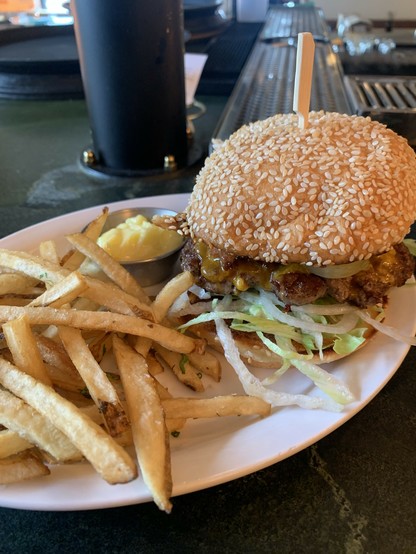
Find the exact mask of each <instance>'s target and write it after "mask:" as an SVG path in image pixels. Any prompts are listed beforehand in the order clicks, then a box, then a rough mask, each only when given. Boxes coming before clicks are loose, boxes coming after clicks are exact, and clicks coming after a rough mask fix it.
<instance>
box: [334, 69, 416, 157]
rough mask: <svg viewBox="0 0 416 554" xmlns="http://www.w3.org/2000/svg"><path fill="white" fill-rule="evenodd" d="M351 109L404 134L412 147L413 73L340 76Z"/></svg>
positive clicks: (415, 118) (415, 132) (415, 119)
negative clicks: (406, 74) (404, 74)
mask: <svg viewBox="0 0 416 554" xmlns="http://www.w3.org/2000/svg"><path fill="white" fill-rule="evenodd" d="M344 82H345V89H346V92H347V95H348V97H349V100H350V103H351V106H352V108H353V112H354V113H356V114H358V115H364V116H370V117H371V118H372V119H375V120H377V121H380V122H381V123H384V124H385V125H387V126H388V127H390V128H391V129H393V130H394V131H396V133H398V134H400V135H402V136H404V137H405V138H407V140H408V141H409V144H410V145H411V146H412V147H413V148H416V77H401V76H392V77H380V76H371V75H370V76H365V75H355V76H354V75H350V76H347V77H344Z"/></svg>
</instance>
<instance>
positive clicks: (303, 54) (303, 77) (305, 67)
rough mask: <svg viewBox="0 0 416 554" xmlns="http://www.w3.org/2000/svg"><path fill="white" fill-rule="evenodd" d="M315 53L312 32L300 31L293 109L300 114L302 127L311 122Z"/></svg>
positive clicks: (299, 121) (304, 127) (300, 125)
mask: <svg viewBox="0 0 416 554" xmlns="http://www.w3.org/2000/svg"><path fill="white" fill-rule="evenodd" d="M314 55H315V41H314V40H313V36H312V34H311V33H299V34H298V49H297V54H296V73H295V87H294V92H293V111H294V112H296V113H297V114H298V125H299V128H300V129H306V128H307V126H308V122H309V105H310V101H311V87H312V72H313V59H314Z"/></svg>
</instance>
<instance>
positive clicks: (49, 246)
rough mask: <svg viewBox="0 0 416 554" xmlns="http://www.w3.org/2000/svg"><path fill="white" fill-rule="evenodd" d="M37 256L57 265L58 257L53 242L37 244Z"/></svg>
mask: <svg viewBox="0 0 416 554" xmlns="http://www.w3.org/2000/svg"><path fill="white" fill-rule="evenodd" d="M39 254H40V256H41V258H43V259H44V260H46V261H48V262H52V263H54V264H56V265H59V262H60V260H59V256H58V251H57V248H56V242H55V241H54V240H44V241H43V242H41V243H40V244H39Z"/></svg>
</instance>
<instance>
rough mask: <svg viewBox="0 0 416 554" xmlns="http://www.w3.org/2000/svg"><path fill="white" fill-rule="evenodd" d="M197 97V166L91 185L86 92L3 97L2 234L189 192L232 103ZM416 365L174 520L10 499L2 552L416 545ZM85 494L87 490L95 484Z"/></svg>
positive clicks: (205, 493)
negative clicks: (20, 505)
mask: <svg viewBox="0 0 416 554" xmlns="http://www.w3.org/2000/svg"><path fill="white" fill-rule="evenodd" d="M198 99H199V100H200V101H202V102H203V103H204V104H205V105H206V107H207V112H206V114H205V115H204V116H203V117H201V118H200V119H198V120H197V121H196V122H195V127H196V133H195V142H196V146H197V148H199V149H200V156H199V161H196V162H195V163H194V165H193V166H191V167H188V168H186V169H184V170H181V171H178V172H176V173H172V174H165V175H159V176H154V177H151V178H138V179H126V180H123V179H118V178H106V179H101V180H100V179H97V180H93V179H90V178H89V177H87V176H86V175H85V174H84V173H83V172H82V171H80V168H79V165H78V162H77V160H78V158H79V155H80V152H81V150H82V148H83V147H85V146H86V145H88V143H89V128H88V120H87V113H86V108H85V104H84V102H83V100H65V101H42V102H37V101H22V100H19V101H14V100H5V101H1V102H0V171H1V194H0V237H5V236H6V235H9V234H10V233H13V232H15V231H18V230H20V229H23V228H25V227H27V226H30V225H33V224H35V223H38V222H42V221H44V220H46V219H49V218H52V217H56V216H59V215H62V214H66V213H68V212H71V211H74V210H79V209H83V208H88V207H91V206H94V205H97V204H104V203H110V202H114V201H118V200H125V199H131V198H135V197H137V198H140V197H144V196H149V195H160V194H176V193H181V192H189V191H190V190H191V189H192V186H193V181H194V177H195V174H196V172H197V171H198V169H199V167H200V164H201V163H202V161H203V158H204V156H205V155H206V154H207V152H208V147H209V141H210V138H211V136H212V134H213V132H214V129H215V127H216V125H217V123H218V121H219V118H220V116H221V113H222V110H223V108H224V106H225V104H226V101H227V98H226V97H223V96H209V97H208V96H207V97H199V98H198ZM414 236H415V237H416V234H414ZM351 363H353V361H352V362H351ZM415 367H416V351H415V350H414V349H412V350H411V351H410V352H409V354H408V355H407V356H406V358H405V359H404V361H403V362H402V363H401V365H400V367H399V369H398V371H397V373H396V374H395V375H394V376H393V378H392V379H391V380H390V381H389V382H388V383H387V384H386V386H384V387H383V388H382V390H381V391H380V392H379V393H378V394H377V395H376V396H375V397H374V398H373V399H372V400H371V401H370V402H369V404H368V405H367V406H366V407H365V408H364V409H363V410H362V411H360V412H359V413H358V414H356V415H355V416H354V417H353V418H352V419H350V420H349V421H347V422H346V423H345V424H344V425H342V426H341V427H340V428H338V429H337V430H335V431H334V432H332V433H331V434H329V435H328V436H326V437H324V438H321V439H320V440H319V437H317V438H316V441H314V443H313V444H311V445H310V446H308V447H307V448H305V449H303V450H301V451H300V452H297V453H295V454H293V455H291V456H289V457H287V458H285V459H283V460H282V461H280V462H279V463H276V464H274V465H271V466H270V467H266V468H265V469H261V470H259V471H257V472H255V473H252V474H249V475H247V476H245V477H241V478H238V479H233V480H230V481H228V482H225V483H224V484H221V485H216V486H213V487H212V488H207V489H205V490H200V491H198V492H193V493H190V494H186V495H183V496H178V497H175V498H174V499H173V511H172V513H171V514H170V515H166V514H164V513H162V512H160V511H159V510H158V509H157V508H156V506H155V505H154V504H153V503H144V504H138V505H130V506H124V507H117V508H107V509H102V510H100V509H93V510H86V511H69V512H67V511H37V510H28V509H24V510H20V509H11V508H0V515H1V520H2V524H1V527H0V552H2V553H4V554H14V553H26V552H27V553H36V552H42V553H45V554H48V553H60V554H64V553H74V554H75V553H78V552H86V553H90V552H91V553H93V552H98V551H101V552H108V553H114V554H115V553H125V552H134V553H159V552H160V553H162V552H170V553H178V554H182V553H194V552H197V553H207V554H208V553H213V552H218V553H224V554H226V553H230V554H232V553H247V554H248V553H277V552H282V553H313V554H316V553H325V554H327V553H330V554H338V553H339V554H342V553H345V554H359V553H371V554H390V553H392V552H397V553H407V554H411V553H413V552H416V502H415V498H416V479H415V476H416V446H415V435H416V415H415V414H416V412H415V404H416V402H415V401H416V371H415ZM304 418H305V421H306V420H307V418H308V412H307V411H305V414H304ZM275 439H276V437H275V436H273V435H270V436H268V437H267V440H268V441H271V442H273V441H274V440H275ZM245 447H246V449H247V450H249V449H250V448H251V445H250V444H246V445H245ZM22 486H24V485H23V484H22ZM77 493H78V494H79V495H88V486H87V484H86V487H85V489H82V490H79V491H77Z"/></svg>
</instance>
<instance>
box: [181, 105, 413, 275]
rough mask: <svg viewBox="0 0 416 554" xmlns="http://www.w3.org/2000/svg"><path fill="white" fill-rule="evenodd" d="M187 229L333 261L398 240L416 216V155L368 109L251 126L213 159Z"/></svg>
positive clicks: (262, 254) (234, 249)
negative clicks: (300, 121)
mask: <svg viewBox="0 0 416 554" xmlns="http://www.w3.org/2000/svg"><path fill="white" fill-rule="evenodd" d="M186 215H187V222H188V226H189V232H190V234H191V236H192V237H193V238H194V239H195V238H200V239H202V240H204V241H205V242H206V243H208V244H210V245H212V246H215V247H217V248H220V249H225V250H227V251H228V252H230V253H234V254H235V255H238V256H248V257H250V258H254V259H256V260H261V261H265V262H280V263H283V264H288V263H301V264H306V265H316V266H321V265H328V264H341V263H348V262H353V261H355V260H363V259H368V258H370V257H371V256H373V255H375V254H380V253H382V252H385V251H386V250H388V249H390V248H391V247H392V246H393V245H394V244H397V243H399V242H401V241H402V240H403V238H404V236H405V235H406V234H407V233H408V231H409V227H410V225H411V224H412V223H413V221H414V220H415V218H416V155H415V152H414V151H413V149H412V148H411V147H410V146H409V144H408V143H407V141H406V139H404V138H403V137H401V136H399V135H397V134H396V133H394V132H393V131H392V130H390V129H388V128H387V127H386V126H385V125H382V124H381V123H378V122H376V121H372V120H371V119H370V118H369V117H366V118H364V117H360V116H349V115H345V114H339V113H324V112H310V115H309V126H308V127H307V128H306V129H303V130H302V129H300V128H299V127H298V118H297V116H296V115H294V114H283V115H276V116H273V117H270V118H268V119H266V120H264V121H258V122H256V123H251V124H249V125H245V126H244V127H242V128H241V129H239V130H238V131H236V132H235V133H233V134H232V135H231V136H230V138H229V139H228V140H226V141H224V142H223V143H221V145H220V146H219V147H218V148H217V149H216V150H215V151H214V152H213V154H212V155H211V156H209V158H207V160H206V162H205V165H204V167H203V168H202V169H201V171H200V173H199V175H198V176H197V179H196V184H195V187H194V190H193V192H192V195H191V198H190V202H189V205H188V207H187V208H186Z"/></svg>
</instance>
